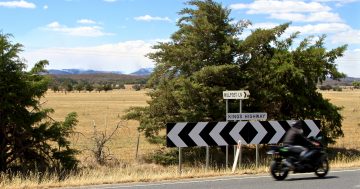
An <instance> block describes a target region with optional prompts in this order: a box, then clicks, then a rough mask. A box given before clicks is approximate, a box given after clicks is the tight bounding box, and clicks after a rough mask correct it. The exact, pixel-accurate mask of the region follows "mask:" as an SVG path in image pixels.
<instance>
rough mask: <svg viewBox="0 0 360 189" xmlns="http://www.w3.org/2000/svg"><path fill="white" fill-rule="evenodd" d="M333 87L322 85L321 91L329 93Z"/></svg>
mask: <svg viewBox="0 0 360 189" xmlns="http://www.w3.org/2000/svg"><path fill="white" fill-rule="evenodd" d="M332 88H333V87H332V86H331V85H321V86H320V90H325V91H328V90H331V89H332Z"/></svg>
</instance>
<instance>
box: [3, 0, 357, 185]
mask: <svg viewBox="0 0 360 189" xmlns="http://www.w3.org/2000/svg"><path fill="white" fill-rule="evenodd" d="M188 5H189V8H185V9H183V10H181V11H180V13H179V14H180V17H181V18H180V19H179V20H178V23H177V25H178V27H179V30H178V31H176V32H175V33H174V34H173V35H172V36H171V40H170V41H169V42H164V43H158V44H157V45H155V46H154V47H153V48H154V49H155V50H156V51H154V53H150V54H149V55H148V57H149V58H150V59H152V60H153V61H154V62H155V63H156V68H155V70H154V73H153V74H152V75H151V76H150V78H148V79H149V80H148V81H147V87H148V88H147V89H144V86H145V85H144V84H145V82H144V80H142V79H143V78H140V80H136V79H138V78H135V80H136V82H139V83H136V84H135V85H132V86H131V87H130V88H129V87H127V85H126V82H124V81H122V82H119V81H118V80H114V81H101V82H100V81H99V82H94V81H93V80H86V81H84V80H81V79H80V80H73V79H69V78H67V79H66V78H65V79H53V80H52V83H51V84H52V85H50V77H49V76H48V75H46V74H45V75H44V73H45V66H46V65H47V64H48V62H47V61H46V60H42V61H39V62H38V63H37V64H35V66H34V68H32V69H31V70H30V71H26V68H25V62H24V60H23V59H21V58H20V57H19V53H20V52H21V51H22V46H21V44H17V43H12V41H11V38H12V37H11V36H10V35H7V34H2V33H0V73H1V74H0V78H1V80H0V93H1V95H0V116H1V117H0V188H46V187H58V186H80V185H88V184H109V183H122V182H147V181H159V180H171V179H178V178H194V177H204V176H220V175H230V174H233V173H231V171H230V169H229V168H227V167H226V165H224V162H225V160H224V154H223V152H222V151H221V148H217V147H212V148H211V165H210V168H209V169H208V170H206V168H205V166H204V158H205V155H204V154H205V153H204V149H203V148H188V149H185V150H184V168H183V172H182V173H181V174H180V173H179V172H178V168H177V166H176V164H177V159H176V158H177V149H176V148H173V149H169V148H166V147H165V146H164V145H165V130H164V129H165V125H166V123H167V122H179V121H223V119H224V112H225V111H224V110H225V102H224V101H223V99H222V96H221V95H219V94H222V91H224V90H239V89H245V90H249V91H251V97H250V99H249V100H248V101H247V102H246V103H245V104H244V109H243V110H244V111H247V112H267V113H268V118H269V119H273V120H287V119H319V120H321V125H322V132H323V134H324V136H325V141H326V143H327V144H328V147H329V148H328V151H329V158H330V163H331V167H332V168H340V167H359V166H360V152H359V151H360V139H359V137H358V136H359V134H360V133H359V128H360V125H359V124H360V117H359V113H358V112H359V111H360V104H359V103H360V100H359V99H360V91H359V89H357V86H358V83H357V82H354V84H353V86H354V88H353V89H351V90H349V89H344V90H343V89H342V88H341V90H338V89H337V90H332V91H325V90H318V86H319V83H320V84H321V83H322V82H323V81H325V80H326V78H331V79H335V80H337V79H341V78H343V77H345V75H344V74H343V73H340V72H338V70H337V68H336V64H335V60H336V59H337V58H338V57H341V56H342V55H343V53H344V51H345V50H346V45H344V46H341V47H337V48H335V49H329V50H328V49H325V47H324V41H325V36H319V37H318V38H313V37H311V36H309V37H307V38H305V39H304V40H302V41H301V42H300V43H299V45H298V46H294V41H295V40H297V37H298V35H299V33H294V34H292V35H290V36H283V34H284V33H285V31H286V30H287V28H288V27H289V25H290V23H285V24H282V25H279V26H277V27H274V28H271V29H256V30H254V31H252V32H251V34H250V35H249V36H248V37H247V38H245V39H243V40H242V39H239V38H238V36H239V35H241V34H242V33H243V31H244V30H245V29H246V28H247V27H248V26H249V25H250V24H251V22H249V21H240V22H237V23H234V22H233V20H232V19H231V18H229V15H230V10H228V9H227V8H224V7H223V6H222V5H221V4H219V3H216V2H214V1H212V0H191V1H189V2H188ZM314 39H316V40H314ZM132 79H134V78H132ZM57 82H59V83H57ZM56 87H57V88H56ZM114 87H115V88H116V90H113V88H114ZM105 89H106V90H105ZM103 90H105V91H107V92H106V93H105V92H101V91H103ZM60 91H63V92H60ZM75 91H77V92H75ZM84 91H87V92H84ZM93 91H97V92H93ZM230 108H233V109H235V108H238V106H237V104H230ZM74 111H76V113H75V112H74ZM69 112H70V113H69ZM123 119H125V120H126V121H124V120H123ZM266 149H267V147H266V146H262V147H261V156H260V159H261V162H260V166H259V167H254V154H255V153H254V147H253V146H251V145H250V146H247V147H245V148H244V152H243V161H242V167H241V169H238V171H237V172H236V173H234V174H236V175H242V174H260V173H266V172H267V167H268V164H269V158H268V157H266V155H265V153H264V152H265V151H266Z"/></svg>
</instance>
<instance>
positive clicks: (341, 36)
mask: <svg viewBox="0 0 360 189" xmlns="http://www.w3.org/2000/svg"><path fill="white" fill-rule="evenodd" d="M332 42H333V43H346V44H360V30H355V29H349V30H347V31H343V32H339V33H336V34H335V35H334V36H332ZM359 72H360V70H359Z"/></svg>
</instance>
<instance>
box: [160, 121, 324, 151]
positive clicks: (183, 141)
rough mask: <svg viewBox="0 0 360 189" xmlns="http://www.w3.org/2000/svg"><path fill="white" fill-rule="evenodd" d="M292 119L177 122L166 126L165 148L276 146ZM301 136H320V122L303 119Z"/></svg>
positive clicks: (290, 124) (289, 126)
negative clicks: (302, 134) (239, 142)
mask: <svg viewBox="0 0 360 189" xmlns="http://www.w3.org/2000/svg"><path fill="white" fill-rule="evenodd" d="M293 121H294V120H289V121H239V122H195V123H192V122H180V123H168V124H167V137H166V139H167V140H166V141H167V146H168V147H192V146H226V145H236V144H237V142H238V141H239V140H240V141H241V143H242V144H276V143H280V142H281V141H282V138H283V137H284V136H285V133H286V131H287V130H288V129H290V128H291V126H292V123H293ZM302 122H303V130H304V135H305V136H307V137H312V136H313V137H316V136H317V135H319V133H320V121H319V120H303V121H302Z"/></svg>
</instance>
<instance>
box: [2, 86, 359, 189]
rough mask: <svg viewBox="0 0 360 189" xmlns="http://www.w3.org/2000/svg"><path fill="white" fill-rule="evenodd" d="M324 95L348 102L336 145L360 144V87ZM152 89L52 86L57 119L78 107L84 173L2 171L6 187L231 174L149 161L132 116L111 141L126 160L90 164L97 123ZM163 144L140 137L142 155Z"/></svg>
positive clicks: (339, 162)
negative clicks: (62, 176) (144, 158)
mask: <svg viewBox="0 0 360 189" xmlns="http://www.w3.org/2000/svg"><path fill="white" fill-rule="evenodd" d="M322 94H323V96H324V97H325V98H327V99H330V101H331V102H332V103H334V104H336V105H338V106H343V107H344V109H343V110H342V112H341V113H342V115H343V116H344V121H343V131H344V133H345V137H344V138H341V139H339V140H338V141H337V144H335V145H333V147H337V148H346V149H356V150H360V137H358V136H359V134H360V131H359V130H360V126H359V124H360V90H344V91H342V92H334V91H325V92H322ZM148 99H149V98H148V97H147V96H146V91H133V90H130V89H125V90H115V91H109V92H107V93H105V92H101V93H96V92H92V93H85V92H81V93H78V92H74V93H67V94H65V93H54V92H52V91H49V92H48V93H47V94H46V96H45V98H44V99H42V101H43V102H44V104H43V106H44V107H51V108H54V109H55V114H54V115H53V116H52V118H53V119H55V120H59V121H61V120H63V119H64V117H65V116H66V114H67V113H69V112H72V111H75V112H77V113H78V119H79V123H78V125H77V128H76V131H77V132H79V133H81V134H78V135H75V136H73V138H72V142H73V144H74V146H75V147H76V148H77V149H79V150H81V151H82V153H81V155H79V158H80V159H81V161H82V164H83V165H87V168H85V169H82V170H81V171H80V173H76V174H74V175H70V176H69V177H68V178H66V179H64V180H62V181H59V180H58V179H57V177H56V176H53V175H47V176H46V179H42V181H41V182H40V183H39V178H43V177H41V176H39V175H37V174H33V175H30V176H29V177H27V178H24V177H21V176H19V177H15V178H13V179H11V180H9V179H6V177H4V175H1V174H0V188H49V187H59V186H79V185H89V184H108V183H123V182H146V181H158V180H171V179H179V178H194V177H207V176H220V175H231V174H233V173H231V171H230V170H229V169H223V168H216V167H215V168H210V169H209V170H207V171H205V169H204V167H195V168H194V167H185V168H184V170H183V173H182V174H181V175H179V174H178V170H177V167H176V166H168V167H164V166H161V165H154V164H146V163H142V162H141V161H138V160H136V159H135V153H136V144H137V140H138V132H137V126H138V123H137V122H136V121H128V122H127V123H126V124H124V127H123V128H121V129H120V130H118V132H117V133H116V135H115V136H114V137H113V140H112V141H110V143H109V149H110V150H111V152H112V154H114V157H116V159H117V160H119V162H120V163H118V164H116V166H90V168H89V165H94V162H93V160H92V158H90V157H91V156H90V153H89V151H88V150H86V149H90V148H92V147H93V146H94V144H93V143H92V141H91V136H92V135H93V132H94V123H95V126H96V129H97V130H98V131H107V133H109V132H110V131H111V130H112V129H113V128H114V127H115V126H116V124H117V123H118V122H119V121H120V120H121V119H120V117H121V116H122V115H123V114H124V110H126V109H127V108H129V107H131V106H146V100H148ZM158 148H159V146H155V145H151V144H149V143H148V142H146V140H145V138H144V137H143V136H141V137H140V145H139V156H140V157H141V156H142V155H144V154H147V153H150V152H153V151H154V150H156V149H158ZM341 157H342V156H340V158H337V159H335V160H333V161H332V162H331V167H332V169H334V168H339V167H343V168H344V167H359V166H360V159H359V158H356V159H349V158H347V157H344V158H341ZM247 166H250V167H243V168H242V169H241V170H238V171H237V172H236V173H235V174H257V173H265V172H268V168H267V164H265V165H261V166H260V167H259V168H255V167H254V166H253V165H247Z"/></svg>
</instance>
